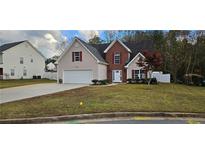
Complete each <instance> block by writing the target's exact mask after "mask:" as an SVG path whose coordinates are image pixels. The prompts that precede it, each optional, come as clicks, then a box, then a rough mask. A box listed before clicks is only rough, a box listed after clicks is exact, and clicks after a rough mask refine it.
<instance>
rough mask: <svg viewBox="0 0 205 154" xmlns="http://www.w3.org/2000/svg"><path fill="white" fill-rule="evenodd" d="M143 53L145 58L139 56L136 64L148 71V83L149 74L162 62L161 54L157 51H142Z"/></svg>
mask: <svg viewBox="0 0 205 154" xmlns="http://www.w3.org/2000/svg"><path fill="white" fill-rule="evenodd" d="M143 55H144V56H145V59H143V58H140V59H139V61H138V62H137V65H138V66H139V67H142V68H143V69H145V70H146V72H148V73H149V81H148V84H150V82H151V74H152V71H153V70H155V69H157V68H158V67H159V66H161V64H162V56H161V53H160V52H159V51H147V50H146V51H144V52H143Z"/></svg>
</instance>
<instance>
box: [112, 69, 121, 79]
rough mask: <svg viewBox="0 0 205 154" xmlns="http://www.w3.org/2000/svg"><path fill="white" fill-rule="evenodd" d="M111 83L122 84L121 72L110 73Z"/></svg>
mask: <svg viewBox="0 0 205 154" xmlns="http://www.w3.org/2000/svg"><path fill="white" fill-rule="evenodd" d="M112 82H122V70H113V71H112Z"/></svg>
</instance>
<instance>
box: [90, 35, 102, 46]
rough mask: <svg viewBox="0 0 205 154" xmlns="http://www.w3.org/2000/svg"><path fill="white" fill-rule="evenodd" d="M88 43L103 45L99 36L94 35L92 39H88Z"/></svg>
mask: <svg viewBox="0 0 205 154" xmlns="http://www.w3.org/2000/svg"><path fill="white" fill-rule="evenodd" d="M88 42H89V43H90V44H100V43H103V40H102V39H101V38H100V37H99V36H97V35H95V36H94V37H93V38H91V39H89V41H88Z"/></svg>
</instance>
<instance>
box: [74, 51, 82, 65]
mask: <svg viewBox="0 0 205 154" xmlns="http://www.w3.org/2000/svg"><path fill="white" fill-rule="evenodd" d="M72 61H73V62H74V61H82V51H80V52H72Z"/></svg>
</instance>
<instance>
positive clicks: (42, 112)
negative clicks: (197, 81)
mask: <svg viewBox="0 0 205 154" xmlns="http://www.w3.org/2000/svg"><path fill="white" fill-rule="evenodd" d="M81 101H82V102H83V105H80V102H81ZM116 111H166V112H171V111H172V112H205V88H204V87H194V86H185V85H177V84H159V85H150V86H149V85H143V84H120V85H116V86H109V87H105V86H90V87H84V88H79V89H74V90H69V91H64V92H59V93H55V94H50V95H46V96H40V97H35V98H30V99H25V100H21V101H15V102H10V103H5V104H1V105H0V119H5V118H23V117H39V116H58V115H68V114H82V113H97V112H116Z"/></svg>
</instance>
